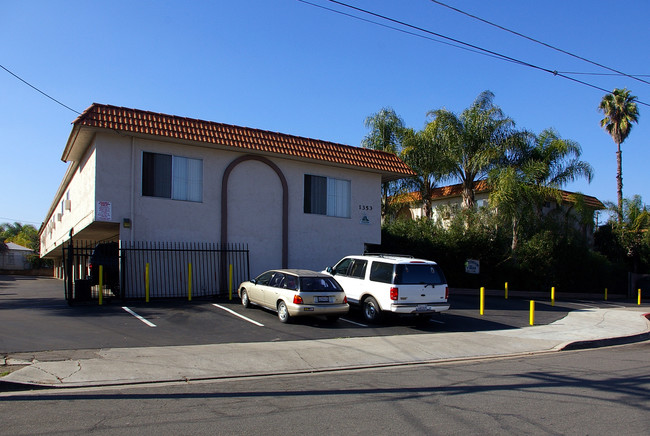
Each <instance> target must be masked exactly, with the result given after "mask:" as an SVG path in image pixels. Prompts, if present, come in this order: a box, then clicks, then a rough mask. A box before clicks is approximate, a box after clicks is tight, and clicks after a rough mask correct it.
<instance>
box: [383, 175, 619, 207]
mask: <svg viewBox="0 0 650 436" xmlns="http://www.w3.org/2000/svg"><path fill="white" fill-rule="evenodd" d="M489 191H490V186H489V185H488V184H487V181H486V180H478V181H476V182H474V193H475V194H477V193H483V192H489ZM560 192H561V194H562V201H563V202H565V203H576V201H577V198H578V196H580V195H581V196H582V198H583V199H584V202H585V205H586V206H587V207H590V208H592V209H606V208H605V205H604V204H603V203H602V202H601V201H600V200H599V199H597V198H596V197H592V196H591V195H585V194H578V193H575V192H569V191H560ZM461 195H463V186H462V185H461V184H457V185H448V186H441V187H439V188H435V189H434V190H433V192H432V193H431V199H432V200H440V199H442V198H453V197H460V196H461ZM421 199H422V195H421V194H420V192H409V193H407V194H402V195H400V196H396V198H395V201H406V202H418V201H420V200H421Z"/></svg>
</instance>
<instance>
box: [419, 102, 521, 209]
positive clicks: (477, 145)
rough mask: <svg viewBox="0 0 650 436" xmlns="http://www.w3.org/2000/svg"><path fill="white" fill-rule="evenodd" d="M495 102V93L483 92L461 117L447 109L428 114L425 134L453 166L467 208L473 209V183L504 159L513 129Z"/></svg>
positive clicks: (485, 175)
mask: <svg viewBox="0 0 650 436" xmlns="http://www.w3.org/2000/svg"><path fill="white" fill-rule="evenodd" d="M493 99H494V94H493V93H492V92H490V91H484V92H482V93H481V94H479V96H478V97H477V98H476V100H474V103H472V105H471V106H470V107H469V108H467V109H465V110H464V111H463V112H462V113H461V114H460V115H456V114H454V113H453V112H450V111H449V110H447V109H444V108H442V109H437V110H434V111H430V112H429V113H428V116H429V117H431V121H430V122H429V123H428V124H427V126H426V127H425V132H426V133H427V135H429V136H430V137H431V138H432V140H433V142H434V143H435V144H437V145H438V147H439V153H441V155H442V157H443V158H444V160H445V161H446V162H448V163H449V164H450V170H449V172H450V174H449V175H450V176H454V177H457V178H458V179H460V181H461V184H462V187H463V192H462V196H463V208H464V209H471V208H473V207H474V183H475V181H477V180H479V179H484V178H485V177H487V175H488V173H489V171H490V170H491V169H493V168H494V167H495V166H496V165H497V163H498V162H500V161H501V160H502V159H503V157H504V156H505V153H506V146H507V144H508V141H509V139H510V137H511V134H512V128H513V127H514V121H513V120H512V119H510V118H508V117H506V116H505V115H504V114H503V112H502V111H501V109H500V108H499V107H498V106H495V105H494V103H493Z"/></svg>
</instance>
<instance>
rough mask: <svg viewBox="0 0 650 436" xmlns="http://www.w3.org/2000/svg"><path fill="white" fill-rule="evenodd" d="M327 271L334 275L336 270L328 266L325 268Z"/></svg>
mask: <svg viewBox="0 0 650 436" xmlns="http://www.w3.org/2000/svg"><path fill="white" fill-rule="evenodd" d="M325 271H327V272H328V273H330V274H332V275H334V268H332V267H331V266H328V267H327V268H325Z"/></svg>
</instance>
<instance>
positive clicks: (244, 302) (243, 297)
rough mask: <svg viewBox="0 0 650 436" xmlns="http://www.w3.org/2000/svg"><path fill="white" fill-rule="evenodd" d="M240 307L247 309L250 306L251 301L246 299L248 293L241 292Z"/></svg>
mask: <svg viewBox="0 0 650 436" xmlns="http://www.w3.org/2000/svg"><path fill="white" fill-rule="evenodd" d="M241 305H242V306H244V307H248V306H250V305H251V301H250V300H249V299H248V292H246V291H241Z"/></svg>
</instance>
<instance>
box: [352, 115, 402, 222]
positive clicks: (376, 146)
mask: <svg viewBox="0 0 650 436" xmlns="http://www.w3.org/2000/svg"><path fill="white" fill-rule="evenodd" d="M364 125H365V127H366V128H367V129H370V132H369V133H368V134H367V135H366V136H365V137H364V138H363V139H362V140H361V146H362V147H363V148H370V149H373V150H379V151H386V152H389V153H393V154H397V155H399V154H400V153H401V151H402V141H403V138H404V131H405V126H404V121H403V120H402V119H401V118H400V117H399V116H398V115H397V114H396V113H395V111H394V110H393V109H392V108H389V107H385V108H382V109H381V110H380V111H379V112H377V113H376V114H372V115H370V116H369V117H367V118H366V120H365V122H364ZM399 187H400V184H399V183H398V182H397V181H391V182H383V183H382V184H381V215H382V217H384V216H386V215H387V209H388V197H389V196H391V195H394V194H396V193H397V192H398V191H399Z"/></svg>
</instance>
